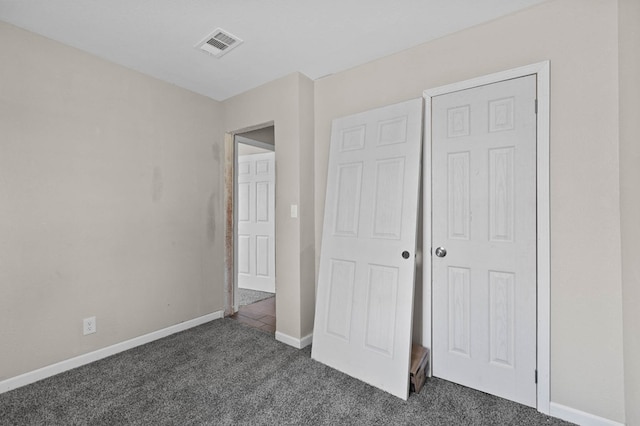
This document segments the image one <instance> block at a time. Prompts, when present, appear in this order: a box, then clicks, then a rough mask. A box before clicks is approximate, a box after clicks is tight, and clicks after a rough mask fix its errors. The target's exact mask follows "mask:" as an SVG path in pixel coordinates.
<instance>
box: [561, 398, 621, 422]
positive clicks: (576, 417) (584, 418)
mask: <svg viewBox="0 0 640 426" xmlns="http://www.w3.org/2000/svg"><path fill="white" fill-rule="evenodd" d="M549 415H550V416H552V417H557V418H559V419H562V420H566V421H568V422H571V423H575V424H577V425H580V426H624V424H623V423H618V422H615V421H613V420H609V419H605V418H604V417H598V416H596V415H593V414H589V413H585V412H584V411H580V410H576V409H575V408H571V407H566V406H564V405H560V404H556V403H555V402H552V403H550V404H549Z"/></svg>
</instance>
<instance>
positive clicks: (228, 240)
mask: <svg viewBox="0 0 640 426" xmlns="http://www.w3.org/2000/svg"><path fill="white" fill-rule="evenodd" d="M271 126H274V122H273V121H269V122H266V123H263V124H258V125H255V126H251V127H246V128H243V129H239V130H235V131H231V132H226V133H225V134H224V316H225V317H227V316H230V315H233V314H234V313H235V311H234V303H235V300H234V298H235V285H236V284H235V283H236V276H235V273H236V265H235V261H236V255H235V249H236V243H235V233H236V231H235V224H236V219H235V214H236V208H235V200H236V194H235V168H236V167H235V163H236V143H235V138H236V135H237V134H240V133H246V132H251V131H253V130H259V129H262V128H265V127H271ZM274 150H275V144H274ZM277 232H278V229H277V228H276V235H277ZM277 250H278V247H277V239H276V252H277ZM277 297H278V296H277V293H276V303H277Z"/></svg>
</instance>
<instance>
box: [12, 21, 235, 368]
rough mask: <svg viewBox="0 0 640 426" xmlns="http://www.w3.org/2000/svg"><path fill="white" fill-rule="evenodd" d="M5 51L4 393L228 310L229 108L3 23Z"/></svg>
mask: <svg viewBox="0 0 640 426" xmlns="http://www.w3.org/2000/svg"><path fill="white" fill-rule="evenodd" d="M0 52H2V66H0V129H1V130H0V217H1V219H0V235H2V237H1V238H0V342H2V343H1V344H0V380H3V379H7V378H10V377H13V376H15V375H18V374H20V373H24V372H28V371H32V370H35V369H37V368H39V367H43V366H45V365H49V364H52V363H54V362H57V361H61V360H64V359H68V358H71V357H73V356H76V355H79V354H82V353H86V352H90V351H93V350H96V349H99V348H102V347H105V346H109V345H111V344H114V343H117V342H122V341H124V340H127V339H130V338H133V337H136V336H140V335H142V334H145V333H149V332H152V331H156V330H159V329H162V328H165V327H168V326H171V325H174V324H178V323H180V322H183V321H186V320H190V319H193V318H197V317H199V316H202V315H205V314H208V313H211V312H214V311H217V310H221V309H223V299H222V271H223V268H222V259H223V258H224V256H223V250H222V248H223V240H224V238H223V236H224V235H223V222H222V220H221V214H220V212H221V206H220V203H221V201H222V197H221V196H220V194H221V188H222V186H221V183H220V174H219V173H218V169H219V168H220V158H221V153H220V144H219V142H220V139H219V136H220V134H221V129H222V125H221V119H222V111H221V105H220V104H219V103H218V102H216V101H213V100H211V99H208V98H205V97H203V96H200V95H196V94H194V93H191V92H188V91H186V90H183V89H179V88H177V87H175V86H172V85H169V84H167V83H163V82H160V81H158V80H156V79H153V78H150V77H147V76H144V75H142V74H140V73H137V72H134V71H131V70H128V69H125V68H123V67H120V66H117V65H114V64H111V63H108V62H106V61H103V60H101V59H98V58H96V57H94V56H90V55H88V54H85V53H83V52H80V51H78V50H75V49H73V48H70V47H66V46H64V45H61V44H59V43H56V42H54V41H51V40H48V39H45V38H43V37H39V36H36V35H34V34H32V33H29V32H26V31H23V30H21V29H17V28H15V27H12V26H10V25H7V24H5V23H2V22H0ZM94 315H95V316H96V317H97V330H98V332H97V333H96V334H93V335H89V336H83V335H82V319H83V318H84V317H88V316H94Z"/></svg>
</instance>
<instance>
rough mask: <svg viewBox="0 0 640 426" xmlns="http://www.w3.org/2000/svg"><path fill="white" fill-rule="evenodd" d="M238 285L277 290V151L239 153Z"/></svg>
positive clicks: (251, 288)
mask: <svg viewBox="0 0 640 426" xmlns="http://www.w3.org/2000/svg"><path fill="white" fill-rule="evenodd" d="M237 176H238V193H237V196H238V201H237V204H236V206H237V209H238V239H237V247H238V252H237V256H238V257H237V268H236V270H237V274H238V287H239V288H244V289H250V290H258V291H266V292H269V293H274V292H275V291H276V284H275V283H276V276H275V266H276V257H275V248H276V243H275V153H274V152H267V153H264V154H252V155H243V156H239V157H238V172H237Z"/></svg>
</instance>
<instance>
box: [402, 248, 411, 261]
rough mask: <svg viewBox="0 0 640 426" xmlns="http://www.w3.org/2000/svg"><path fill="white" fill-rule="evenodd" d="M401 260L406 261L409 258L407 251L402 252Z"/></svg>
mask: <svg viewBox="0 0 640 426" xmlns="http://www.w3.org/2000/svg"><path fill="white" fill-rule="evenodd" d="M402 258H403V259H408V258H409V252H408V251H406V250H405V251H403V252H402Z"/></svg>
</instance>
